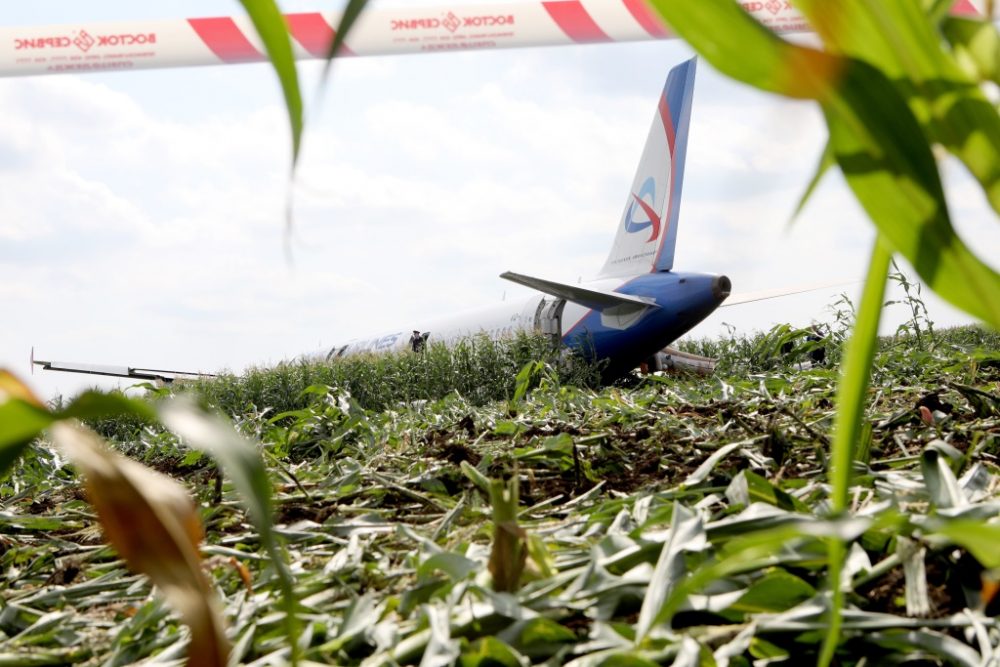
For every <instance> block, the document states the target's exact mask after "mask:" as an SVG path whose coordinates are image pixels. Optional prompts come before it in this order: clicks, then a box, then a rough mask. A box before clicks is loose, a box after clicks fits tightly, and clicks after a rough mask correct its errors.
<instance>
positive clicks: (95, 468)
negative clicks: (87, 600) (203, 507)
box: [51, 421, 229, 667]
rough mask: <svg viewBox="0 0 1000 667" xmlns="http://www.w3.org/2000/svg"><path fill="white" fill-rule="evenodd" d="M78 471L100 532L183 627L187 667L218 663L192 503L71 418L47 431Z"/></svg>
mask: <svg viewBox="0 0 1000 667" xmlns="http://www.w3.org/2000/svg"><path fill="white" fill-rule="evenodd" d="M51 433H52V437H53V439H54V441H55V442H56V444H57V445H58V446H59V447H60V448H61V449H62V451H63V452H64V453H65V454H66V456H68V457H69V459H70V460H71V461H72V462H73V463H74V465H76V467H77V468H78V469H79V470H80V471H81V472H82V473H83V477H84V480H85V483H86V488H87V495H88V497H89V499H90V502H91V504H92V505H93V506H94V508H95V509H96V510H97V514H98V516H99V517H100V520H101V525H102V526H103V528H104V533H105V536H106V537H107V539H108V541H109V542H110V543H111V545H112V546H114V548H115V549H116V550H117V551H118V553H119V554H121V556H122V558H124V559H125V562H126V563H127V564H128V566H129V567H130V568H131V569H132V570H134V571H136V572H141V573H143V574H146V575H147V576H148V577H149V578H150V580H152V582H153V583H154V584H155V585H156V586H157V587H158V588H159V589H160V590H161V591H163V595H164V597H165V598H166V599H167V601H168V602H169V603H170V604H171V606H173V607H174V609H176V610H177V611H178V612H179V613H180V615H181V617H182V618H183V620H184V623H185V624H186V625H187V626H188V627H189V628H190V630H191V643H190V645H189V648H188V663H187V664H188V665H189V667H215V666H216V665H218V666H222V665H226V664H227V661H228V654H229V643H228V641H227V639H226V635H225V630H224V627H223V623H222V618H221V614H220V613H219V610H218V608H217V602H216V598H215V595H214V594H213V593H212V590H211V587H210V585H209V583H208V581H207V580H206V578H205V575H204V574H203V573H202V571H201V565H200V562H199V560H200V558H199V554H198V545H199V543H200V542H201V539H202V529H201V523H200V521H199V519H198V512H197V508H196V507H195V505H194V503H193V502H192V501H191V499H190V497H189V496H188V495H187V493H186V492H185V491H184V489H183V488H182V487H181V486H180V485H179V484H178V483H177V482H175V481H173V480H172V479H170V478H169V477H166V476H165V475H161V474H160V473H157V472H155V471H153V470H150V469H149V468H146V467H145V466H143V465H141V464H139V463H137V462H135V461H132V460H131V459H127V458H125V457H123V456H120V455H118V454H115V453H114V452H112V451H110V450H109V449H108V448H107V447H105V446H104V444H103V443H102V442H101V440H100V438H98V437H97V436H96V435H95V434H94V433H93V432H91V431H90V430H88V429H86V428H84V427H82V426H80V425H79V424H76V423H73V422H65V421H64V422H57V423H56V424H54V425H53V426H52V429H51Z"/></svg>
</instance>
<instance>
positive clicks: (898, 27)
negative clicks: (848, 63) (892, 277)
mask: <svg viewBox="0 0 1000 667" xmlns="http://www.w3.org/2000/svg"><path fill="white" fill-rule="evenodd" d="M796 4H797V5H798V6H799V8H800V9H801V10H802V11H803V13H804V14H805V15H806V17H807V18H808V19H809V22H810V23H811V24H812V25H813V26H814V27H815V29H816V31H817V32H818V33H819V34H820V35H821V37H822V38H823V41H824V43H825V45H826V47H827V49H828V50H830V51H832V52H837V53H841V54H844V55H846V56H850V57H851V58H856V59H858V60H861V61H864V62H865V63H867V64H869V65H872V66H874V67H875V68H877V69H878V70H879V71H880V73H881V74H882V75H884V76H885V77H886V78H887V81H886V84H887V85H889V86H892V87H894V88H895V89H896V90H897V91H898V92H899V93H901V94H902V95H903V96H904V97H905V98H906V102H907V103H908V104H909V106H910V109H911V110H912V111H913V114H914V115H915V117H916V118H917V119H919V121H920V124H921V126H922V127H923V129H924V131H925V132H926V136H927V139H925V140H923V141H918V142H917V143H916V145H918V146H926V145H927V141H928V140H929V141H932V142H938V143H940V144H942V145H943V146H944V147H945V148H947V149H948V150H949V151H951V153H953V154H954V155H955V156H957V157H958V158H959V159H960V160H961V161H962V162H964V163H965V165H966V167H968V169H969V171H970V172H971V173H972V174H973V176H975V177H976V179H977V180H978V181H979V182H980V184H981V185H982V187H983V190H984V191H985V192H986V194H987V198H988V200H989V201H990V203H991V205H992V206H993V209H994V210H995V211H997V212H998V213H1000V116H998V115H997V110H996V109H995V108H994V106H993V105H992V104H990V102H989V101H988V100H987V99H986V95H985V94H984V93H983V91H982V90H980V89H979V87H978V85H977V83H978V82H977V81H976V80H975V79H973V78H972V77H969V76H968V75H966V73H965V72H964V71H963V70H962V68H960V67H959V66H958V64H957V63H956V62H955V60H954V58H952V56H951V54H950V53H948V52H947V51H945V50H944V48H942V41H941V37H940V34H939V32H938V31H936V30H935V29H934V28H935V26H934V24H932V23H931V21H929V20H928V18H927V15H926V14H925V12H924V10H923V9H922V8H921V6H920V4H919V3H916V2H881V3H871V2H864V1H863V0H849V1H845V2H826V1H825V0H797V3H796ZM994 37H995V34H994ZM985 46H986V48H989V45H985ZM994 46H995V45H994ZM993 55H995V53H994V54H993ZM987 57H988V56H987ZM845 85H846V89H844V86H842V93H844V94H846V93H849V92H850V88H851V87H853V86H855V85H856V84H852V83H846V84H845ZM859 89H860V88H859ZM882 92H883V94H884V93H886V92H887V89H883V91H882ZM877 106H878V98H876V97H869V99H868V101H867V108H868V109H869V110H872V111H874V110H876V108H877ZM863 109H864V106H862V105H856V106H855V108H854V113H855V114H856V115H858V116H862V110H863ZM885 111H890V109H885ZM890 117H891V116H890ZM900 120H902V118H900ZM870 130H871V131H876V132H885V131H886V128H883V129H881V130H879V129H878V128H876V127H870ZM913 140H914V141H917V140H916V138H915V137H914V139H913Z"/></svg>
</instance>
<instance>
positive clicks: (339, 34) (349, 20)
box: [323, 0, 368, 82]
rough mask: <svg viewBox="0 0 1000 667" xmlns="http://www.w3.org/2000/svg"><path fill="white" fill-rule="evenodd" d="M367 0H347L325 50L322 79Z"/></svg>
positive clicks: (326, 75)
mask: <svg viewBox="0 0 1000 667" xmlns="http://www.w3.org/2000/svg"><path fill="white" fill-rule="evenodd" d="M367 5H368V0H348V2H347V6H346V7H344V12H343V14H341V16H340V24H339V25H338V26H337V30H336V34H334V36H333V41H332V42H330V49H329V50H328V51H327V52H326V65H324V67H323V81H324V82H325V81H326V80H327V78H328V77H329V76H330V67H332V66H333V59H334V58H336V57H337V56H338V55H339V54H340V49H341V47H342V46H343V45H344V42H345V41H346V40H347V35H348V33H349V32H350V31H351V28H353V27H354V23H355V22H356V21H357V20H358V18H359V17H360V16H361V13H362V12H363V11H364V9H365V7H366V6H367Z"/></svg>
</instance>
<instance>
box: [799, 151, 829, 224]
mask: <svg viewBox="0 0 1000 667" xmlns="http://www.w3.org/2000/svg"><path fill="white" fill-rule="evenodd" d="M836 164H837V160H836V159H835V158H834V156H833V148H832V147H831V146H830V142H829V141H827V142H826V144H825V145H824V146H823V152H822V153H820V156H819V162H818V163H817V164H816V171H815V172H814V173H813V176H812V178H811V179H810V180H809V185H807V186H806V189H805V192H803V193H802V196H801V197H799V203H798V204H796V205H795V210H794V211H793V212H792V217H791V218H789V219H788V224H789V225H791V224H792V223H793V222H795V220H796V219H797V218H798V217H799V216H800V215H801V214H802V209H804V208H805V206H806V203H807V202H808V201H809V200H810V199H811V198H812V196H813V193H814V192H815V191H816V188H817V187H818V186H819V183H820V181H822V180H823V176H824V175H825V174H826V172H827V171H829V170H830V167H833V166H834V165H836Z"/></svg>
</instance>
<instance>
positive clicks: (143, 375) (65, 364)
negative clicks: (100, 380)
mask: <svg viewBox="0 0 1000 667" xmlns="http://www.w3.org/2000/svg"><path fill="white" fill-rule="evenodd" d="M31 363H32V364H34V365H35V366H39V367H41V368H42V370H46V371H61V372H63V373H83V374H85V375H104V376H107V377H120V378H132V379H135V380H154V381H155V380H159V381H160V382H173V381H174V380H190V379H194V378H199V377H215V375H214V374H213V373H196V372H189V371H170V370H163V369H157V368H136V367H133V366H105V365H103V364H79V363H75V362H72V361H41V360H39V359H34V358H32V360H31Z"/></svg>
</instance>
